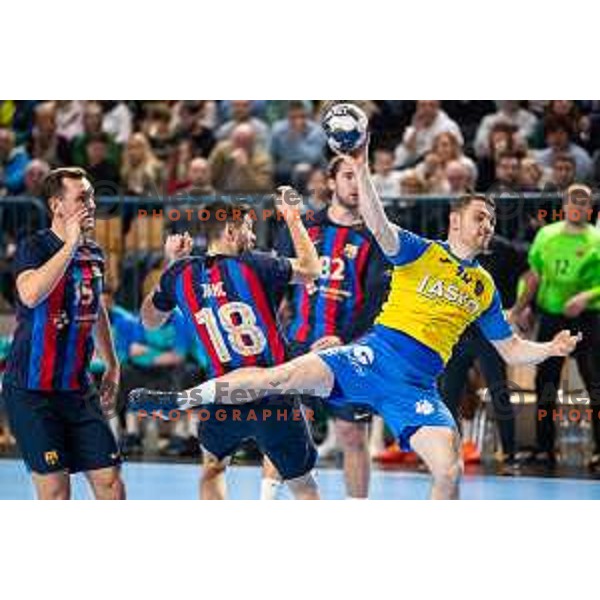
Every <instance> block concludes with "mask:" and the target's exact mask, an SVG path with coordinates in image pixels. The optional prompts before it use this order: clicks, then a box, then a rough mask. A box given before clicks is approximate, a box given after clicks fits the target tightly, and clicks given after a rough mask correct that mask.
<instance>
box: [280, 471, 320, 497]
mask: <svg viewBox="0 0 600 600" xmlns="http://www.w3.org/2000/svg"><path fill="white" fill-rule="evenodd" d="M286 483H287V486H288V487H289V488H290V492H292V494H293V495H294V498H295V499H296V500H320V498H321V497H320V496H319V488H318V486H317V482H316V480H315V477H314V475H313V473H312V471H309V472H308V473H305V474H304V475H302V476H300V477H296V478H295V479H288V480H287V481H286Z"/></svg>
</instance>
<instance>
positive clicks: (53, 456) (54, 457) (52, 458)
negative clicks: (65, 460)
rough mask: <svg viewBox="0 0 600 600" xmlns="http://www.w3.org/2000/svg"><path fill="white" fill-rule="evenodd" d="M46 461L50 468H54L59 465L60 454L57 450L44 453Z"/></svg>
mask: <svg viewBox="0 0 600 600" xmlns="http://www.w3.org/2000/svg"><path fill="white" fill-rule="evenodd" d="M44 460H45V461H46V464H47V465H48V466H49V467H53V466H54V465H57V464H58V452H57V451H56V450H50V451H48V452H44Z"/></svg>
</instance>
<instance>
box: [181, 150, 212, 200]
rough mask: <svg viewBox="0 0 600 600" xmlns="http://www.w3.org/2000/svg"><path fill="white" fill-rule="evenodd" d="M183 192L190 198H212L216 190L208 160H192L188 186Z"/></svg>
mask: <svg viewBox="0 0 600 600" xmlns="http://www.w3.org/2000/svg"><path fill="white" fill-rule="evenodd" d="M181 191H182V192H184V193H186V194H188V195H190V196H212V195H214V193H215V188H213V186H212V184H211V173H210V164H209V162H208V160H206V158H202V157H197V158H194V159H192V161H191V162H190V164H189V168H188V173H187V185H186V186H185V187H184V188H182V190H181Z"/></svg>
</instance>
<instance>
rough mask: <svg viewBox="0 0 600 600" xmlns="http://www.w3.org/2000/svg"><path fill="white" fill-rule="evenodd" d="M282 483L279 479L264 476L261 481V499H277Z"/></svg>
mask: <svg viewBox="0 0 600 600" xmlns="http://www.w3.org/2000/svg"><path fill="white" fill-rule="evenodd" d="M281 485H282V483H281V481H279V479H271V478H270V477H263V478H262V480H261V482H260V499H261V500H275V499H276V497H277V493H278V492H279V488H280V487H281Z"/></svg>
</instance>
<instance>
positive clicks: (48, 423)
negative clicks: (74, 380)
mask: <svg viewBox="0 0 600 600" xmlns="http://www.w3.org/2000/svg"><path fill="white" fill-rule="evenodd" d="M2 397H3V399H4V404H5V406H6V411H7V414H8V421H9V425H10V429H11V432H12V434H13V435H14V436H15V439H16V440H17V444H18V445H19V448H20V450H21V454H22V455H23V460H24V461H25V464H26V465H27V468H28V469H29V470H30V471H33V472H34V473H40V474H47V473H54V472H57V471H65V470H66V471H69V472H70V473H77V472H78V471H95V470H97V469H102V468H105V467H112V466H116V465H118V464H120V456H119V449H118V447H117V443H116V440H115V438H114V435H113V433H112V431H111V429H110V427H109V425H108V423H107V422H106V420H105V419H104V417H103V416H102V410H101V408H100V403H99V398H98V395H97V393H96V392H95V390H91V389H90V390H89V391H88V392H86V393H83V392H61V391H56V392H38V391H33V390H26V389H22V388H15V387H12V386H10V385H5V386H4V389H3V390H2Z"/></svg>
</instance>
